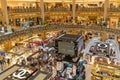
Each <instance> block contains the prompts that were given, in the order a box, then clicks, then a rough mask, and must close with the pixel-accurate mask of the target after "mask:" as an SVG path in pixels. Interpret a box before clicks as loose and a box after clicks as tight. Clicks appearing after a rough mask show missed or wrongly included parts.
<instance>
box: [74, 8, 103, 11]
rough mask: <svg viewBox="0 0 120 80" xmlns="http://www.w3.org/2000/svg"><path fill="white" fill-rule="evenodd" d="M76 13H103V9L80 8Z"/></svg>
mask: <svg viewBox="0 0 120 80" xmlns="http://www.w3.org/2000/svg"><path fill="white" fill-rule="evenodd" d="M76 11H80V12H103V11H104V9H103V8H100V7H98V8H87V7H82V8H77V9H76Z"/></svg>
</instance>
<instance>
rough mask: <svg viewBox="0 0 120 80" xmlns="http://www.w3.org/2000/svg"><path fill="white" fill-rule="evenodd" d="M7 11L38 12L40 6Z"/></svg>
mask: <svg viewBox="0 0 120 80" xmlns="http://www.w3.org/2000/svg"><path fill="white" fill-rule="evenodd" d="M8 12H9V13H25V12H40V8H39V7H38V8H14V9H9V10H8Z"/></svg>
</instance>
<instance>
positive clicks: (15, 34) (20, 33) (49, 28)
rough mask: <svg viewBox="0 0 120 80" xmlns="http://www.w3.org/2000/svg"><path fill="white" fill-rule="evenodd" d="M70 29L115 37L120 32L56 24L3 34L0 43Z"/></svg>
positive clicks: (102, 28) (98, 27) (93, 27)
mask: <svg viewBox="0 0 120 80" xmlns="http://www.w3.org/2000/svg"><path fill="white" fill-rule="evenodd" d="M70 28H74V29H75V28H76V29H84V30H94V31H99V32H107V33H112V34H116V35H120V30H118V29H110V28H105V27H100V26H95V25H94V26H83V25H67V24H66V25H64V24H56V25H46V26H44V27H43V26H38V27H31V28H27V29H24V30H18V31H15V32H13V33H10V34H4V35H1V36H0V43H1V44H3V43H4V42H6V41H9V40H13V39H14V38H19V37H22V36H25V35H31V34H37V33H40V32H44V31H46V32H47V31H55V30H65V29H70Z"/></svg>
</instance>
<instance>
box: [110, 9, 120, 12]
mask: <svg viewBox="0 0 120 80" xmlns="http://www.w3.org/2000/svg"><path fill="white" fill-rule="evenodd" d="M108 11H109V12H120V8H109V9H108Z"/></svg>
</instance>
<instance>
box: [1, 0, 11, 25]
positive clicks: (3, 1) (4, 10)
mask: <svg viewBox="0 0 120 80" xmlns="http://www.w3.org/2000/svg"><path fill="white" fill-rule="evenodd" d="M1 6H2V7H1V9H2V13H3V24H7V25H8V24H9V20H8V11H7V1H6V0H1Z"/></svg>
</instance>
